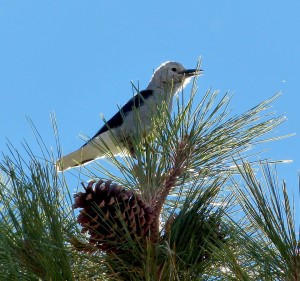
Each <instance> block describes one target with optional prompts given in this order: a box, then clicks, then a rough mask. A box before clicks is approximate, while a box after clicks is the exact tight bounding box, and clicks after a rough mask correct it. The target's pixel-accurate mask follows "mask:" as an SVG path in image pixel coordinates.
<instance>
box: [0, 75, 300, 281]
mask: <svg viewBox="0 0 300 281" xmlns="http://www.w3.org/2000/svg"><path fill="white" fill-rule="evenodd" d="M196 85H197V83H196V80H195V81H194V84H193V87H192V90H191V94H190V96H189V98H188V99H187V101H185V99H184V96H186V94H183V93H182V94H181V95H179V96H178V98H177V100H176V102H175V109H174V112H173V113H172V114H170V113H169V112H168V109H167V106H166V105H165V104H162V105H161V107H160V108H159V110H157V112H158V113H157V114H156V116H155V118H154V119H153V122H152V128H151V130H149V132H147V134H145V132H143V130H142V129H141V130H140V134H137V135H136V136H135V137H133V138H132V139H130V151H131V155H127V156H125V157H123V158H120V157H115V156H113V155H109V153H108V155H107V158H106V162H107V163H105V164H103V162H101V161H98V162H95V163H94V164H92V165H91V166H85V167H83V168H80V169H78V171H76V172H74V171H73V172H72V173H73V174H75V175H76V173H78V172H79V173H80V176H81V177H85V178H86V179H87V180H88V179H89V180H90V181H89V182H88V183H84V184H83V187H82V188H81V189H80V190H79V191H77V192H76V193H75V195H72V194H71V191H72V190H74V187H72V186H69V184H68V181H67V180H66V178H65V175H64V174H57V172H56V171H55V167H54V165H53V163H54V162H55V160H56V159H57V157H56V155H53V153H52V152H49V150H48V149H47V148H46V146H45V144H44V143H43V141H42V138H41V137H40V136H39V134H38V132H37V130H36V128H34V126H33V125H32V126H33V131H34V132H35V136H36V139H37V141H38V144H39V145H40V148H41V151H42V157H40V158H39V157H37V156H36V155H35V153H34V152H32V151H31V149H30V146H29V145H27V144H25V145H24V148H25V156H24V155H23V156H22V155H21V153H20V152H19V151H18V150H16V149H15V148H14V147H13V146H12V145H11V144H9V148H10V155H4V156H3V160H2V162H1V164H0V170H1V175H0V272H1V276H0V280H149V281H150V280H151V281H152V280H161V281H163V280H300V272H299V268H300V254H299V250H300V249H299V248H300V246H299V245H300V244H299V235H298V236H297V235H296V233H297V231H296V227H299V225H297V223H296V219H295V215H294V213H295V212H297V211H298V212H299V211H300V210H299V205H297V204H293V203H292V200H291V196H289V194H288V192H287V188H286V185H285V183H283V184H282V185H281V186H280V184H278V180H277V179H276V176H275V175H276V173H275V172H274V171H273V168H272V167H273V166H272V165H269V164H268V163H267V161H265V162H263V163H260V164H259V165H257V164H258V163H257V161H255V160H254V161H253V160H252V159H253V158H255V157H254V156H255V154H256V153H258V152H257V149H256V146H258V145H259V144H261V143H262V142H267V141H272V140H277V139H280V137H273V138H272V137H270V134H269V133H271V132H272V130H273V129H274V128H276V127H277V126H278V125H280V124H281V123H283V122H284V120H285V118H284V117H283V116H275V114H274V113H272V112H270V109H269V108H270V105H271V104H272V102H273V101H274V99H275V98H277V95H276V96H274V97H272V98H271V99H269V100H266V101H264V102H262V103H260V104H259V105H257V106H255V107H253V108H251V109H250V110H248V111H246V112H244V113H243V114H240V115H232V113H231V112H230V111H229V110H228V108H229V105H230V100H231V99H230V97H229V96H228V95H227V94H226V95H224V96H220V93H219V92H216V91H215V92H213V91H211V90H209V91H208V92H207V93H205V94H204V95H202V99H201V100H200V102H198V103H197V104H195V100H196V99H195V97H196V96H197V95H198V94H197V86H196ZM138 118H139V116H138V114H137V120H138ZM137 123H138V122H137ZM54 125H55V122H54ZM54 129H55V132H56V125H55V126H54ZM268 134H269V137H268ZM58 148H59V144H58ZM58 151H60V148H59V149H58ZM273 162H274V161H273ZM273 162H272V163H273ZM279 162H280V161H279ZM259 166H261V170H262V171H263V173H262V177H263V179H264V182H262V181H260V180H259V179H258V178H257V174H255V172H254V167H259ZM77 176H78V174H77Z"/></svg>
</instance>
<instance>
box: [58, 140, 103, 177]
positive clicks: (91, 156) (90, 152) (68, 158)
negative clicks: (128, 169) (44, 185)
mask: <svg viewBox="0 0 300 281" xmlns="http://www.w3.org/2000/svg"><path fill="white" fill-rule="evenodd" d="M103 156H104V155H103V154H102V153H101V152H100V150H99V149H96V148H95V147H92V146H91V145H89V144H87V145H85V146H83V147H81V148H79V149H78V150H76V151H74V152H72V153H70V154H68V155H65V156H63V157H62V158H60V159H58V160H57V161H56V164H55V166H56V170H57V171H58V172H62V171H65V170H67V169H70V168H73V167H77V166H82V165H85V164H87V163H89V162H91V161H93V160H95V159H96V158H101V157H103Z"/></svg>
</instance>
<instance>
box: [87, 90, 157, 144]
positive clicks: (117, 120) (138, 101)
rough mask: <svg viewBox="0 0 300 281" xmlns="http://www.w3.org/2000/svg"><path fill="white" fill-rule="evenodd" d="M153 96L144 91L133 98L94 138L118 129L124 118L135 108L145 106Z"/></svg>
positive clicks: (149, 91) (150, 92)
mask: <svg viewBox="0 0 300 281" xmlns="http://www.w3.org/2000/svg"><path fill="white" fill-rule="evenodd" d="M152 95H153V91H152V90H143V91H140V92H138V93H137V94H136V95H135V96H134V97H132V98H131V99H130V100H129V101H128V102H127V103H126V104H125V105H124V106H123V107H122V108H121V109H120V110H119V111H118V112H117V113H116V114H115V115H114V116H113V117H112V118H110V119H109V120H108V121H107V122H106V123H105V125H103V127H102V128H101V129H100V130H99V131H98V132H97V133H96V134H95V135H94V136H93V137H92V139H93V138H95V137H97V136H98V135H100V134H102V133H104V132H107V131H108V130H109V129H113V128H117V127H119V126H121V125H122V124H123V116H125V115H126V114H128V112H130V111H132V108H133V107H139V106H141V105H143V104H144V102H145V100H146V99H147V98H149V97H151V96H152Z"/></svg>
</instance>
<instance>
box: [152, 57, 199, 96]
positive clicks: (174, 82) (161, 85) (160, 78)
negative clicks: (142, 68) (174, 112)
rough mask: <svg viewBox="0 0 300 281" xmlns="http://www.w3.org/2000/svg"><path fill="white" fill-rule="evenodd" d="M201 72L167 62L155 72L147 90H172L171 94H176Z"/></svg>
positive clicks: (176, 63)
mask: <svg viewBox="0 0 300 281" xmlns="http://www.w3.org/2000/svg"><path fill="white" fill-rule="evenodd" d="M202 72H203V71H202V70H198V69H185V68H184V67H183V65H182V64H180V63H178V62H173V61H168V62H165V63H163V64H162V65H160V66H159V67H158V68H157V69H156V70H155V72H154V74H153V76H152V78H151V81H150V83H149V86H148V87H147V89H148V90H157V89H161V90H166V89H168V90H169V89H172V92H173V94H176V93H177V92H178V91H179V90H180V89H182V88H184V87H185V86H186V85H187V84H188V83H189V82H190V80H191V78H192V77H193V76H197V75H201V74H202Z"/></svg>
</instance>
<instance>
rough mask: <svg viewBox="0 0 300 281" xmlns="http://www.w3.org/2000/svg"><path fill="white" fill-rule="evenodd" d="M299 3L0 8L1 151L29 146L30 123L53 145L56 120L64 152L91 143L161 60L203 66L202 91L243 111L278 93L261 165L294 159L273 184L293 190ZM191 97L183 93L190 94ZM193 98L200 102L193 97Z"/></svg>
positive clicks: (13, 4)
mask: <svg viewBox="0 0 300 281" xmlns="http://www.w3.org/2000/svg"><path fill="white" fill-rule="evenodd" d="M299 11H300V2H299V1H296V0H293V1H258V0H255V1H237V0H236V1H230V0H229V1H199V0H198V1H176V0H175V1H157V0H155V1H132V2H128V1H118V2H117V1H99V0H98V1H94V0H90V1H67V0H66V1H57V0H52V1H42V0H36V1H34V0H32V1H11V0H6V1H4V0H0V42H1V43H0V54H1V61H0V102H1V110H0V131H1V134H0V150H1V151H7V149H6V145H5V143H6V138H8V139H9V140H10V141H11V142H12V143H13V144H14V145H15V146H16V147H17V148H18V147H21V145H20V143H21V142H22V141H23V139H24V138H25V139H26V140H27V142H29V143H31V142H33V140H34V137H33V135H32V132H31V129H30V127H29V125H28V122H27V120H26V116H28V117H30V118H31V119H32V120H33V122H34V124H35V125H36V127H37V128H38V130H39V132H40V134H41V135H42V136H43V138H44V139H45V141H46V144H47V145H48V146H49V147H51V146H55V143H54V141H53V131H52V127H51V123H50V117H49V115H50V113H51V112H55V114H56V118H57V123H58V127H59V135H60V140H61V145H62V147H63V149H64V151H65V152H71V151H72V150H74V149H76V148H78V147H79V146H80V145H81V144H82V140H81V139H80V138H79V137H78V134H79V133H85V134H87V135H90V136H91V135H94V133H95V132H96V131H97V130H98V129H99V127H100V126H102V124H103V123H102V121H101V118H100V117H99V116H100V113H103V114H104V116H105V117H106V118H109V117H111V116H112V115H113V113H114V112H115V111H116V109H117V104H119V105H122V104H124V103H125V102H126V101H127V100H128V99H129V98H130V97H131V96H132V90H131V85H130V81H134V82H135V83H137V81H139V84H140V88H141V89H143V88H144V87H145V86H146V85H147V83H148V81H149V79H150V76H151V74H152V71H153V69H155V68H156V67H157V66H159V65H160V64H161V63H162V62H164V61H167V60H175V61H179V62H181V63H182V64H183V65H185V66H186V67H187V68H191V67H194V66H195V65H196V63H197V59H198V58H199V56H202V58H203V64H202V68H203V69H204V70H205V75H204V76H203V77H201V78H200V79H199V84H198V86H199V91H198V94H199V95H201V93H205V92H206V90H207V89H209V88H212V89H213V90H217V89H218V90H220V91H221V93H225V92H227V91H229V92H231V93H233V94H234V96H233V99H232V103H231V107H232V110H233V113H241V112H242V111H244V110H246V109H249V108H251V107H253V106H255V105H256V104H258V103H259V102H261V101H263V100H265V99H268V98H269V97H271V96H272V95H274V94H275V93H276V92H278V91H282V93H283V94H282V96H281V97H280V98H279V99H278V100H277V101H276V102H275V103H274V106H273V109H274V110H275V111H277V112H278V114H279V115H281V114H285V115H286V116H287V118H288V121H287V122H286V123H285V124H283V125H282V126H281V127H279V128H278V130H277V134H278V135H283V134H287V133H297V135H296V136H295V137H292V138H289V139H286V140H281V141H279V142H277V143H273V144H268V145H267V147H268V148H270V151H268V152H267V153H266V154H264V155H265V157H272V158H274V159H293V160H294V162H293V163H292V164H289V165H284V166H280V167H279V169H278V170H279V178H285V179H286V180H287V182H288V185H289V187H290V188H294V189H296V188H297V171H298V169H299V167H300V155H299V154H300V153H299V147H300V146H299V144H300V143H299V133H300V126H299V120H300V110H299V100H300V98H299V91H300V74H299V66H300V16H299ZM187 93H188V91H187ZM199 99H200V97H199Z"/></svg>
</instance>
